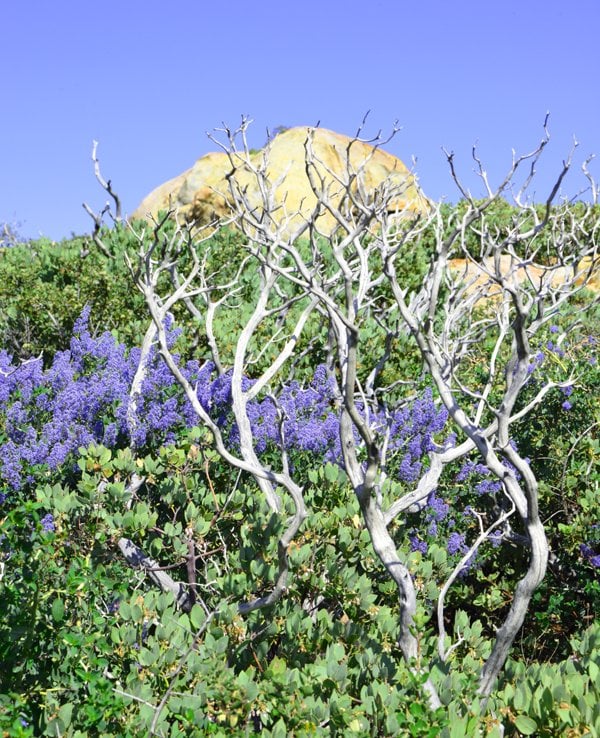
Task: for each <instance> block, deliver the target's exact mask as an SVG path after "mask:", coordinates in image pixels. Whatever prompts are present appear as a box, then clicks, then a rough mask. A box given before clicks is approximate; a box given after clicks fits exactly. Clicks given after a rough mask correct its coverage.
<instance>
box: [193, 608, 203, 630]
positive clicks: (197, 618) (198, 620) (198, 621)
mask: <svg viewBox="0 0 600 738" xmlns="http://www.w3.org/2000/svg"><path fill="white" fill-rule="evenodd" d="M205 620H206V615H205V613H204V610H203V609H202V608H201V607H200V605H194V607H192V609H191V611H190V621H191V623H192V627H193V628H195V629H196V630H198V629H199V628H201V627H202V625H203V623H204V621H205Z"/></svg>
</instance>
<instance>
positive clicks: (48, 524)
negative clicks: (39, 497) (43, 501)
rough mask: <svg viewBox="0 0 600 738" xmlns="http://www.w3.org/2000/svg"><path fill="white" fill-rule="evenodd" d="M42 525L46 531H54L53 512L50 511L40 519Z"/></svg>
mask: <svg viewBox="0 0 600 738" xmlns="http://www.w3.org/2000/svg"><path fill="white" fill-rule="evenodd" d="M40 525H41V526H42V528H43V529H44V530H45V531H46V533H53V532H54V530H55V528H54V517H53V515H52V513H48V514H47V515H44V517H43V518H42V519H41V520H40Z"/></svg>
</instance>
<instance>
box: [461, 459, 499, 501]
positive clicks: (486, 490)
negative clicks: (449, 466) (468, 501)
mask: <svg viewBox="0 0 600 738" xmlns="http://www.w3.org/2000/svg"><path fill="white" fill-rule="evenodd" d="M505 464H506V462H505ZM507 466H508V464H507ZM481 477H483V478H481ZM477 478H479V481H477V482H476V483H475V484H474V487H473V491H474V492H475V494H477V495H494V494H496V493H497V492H499V491H500V490H501V489H502V483H501V482H500V480H499V479H497V478H495V477H493V478H492V473H491V472H490V470H489V469H488V468H487V466H486V465H485V464H481V463H479V462H475V461H465V463H464V464H463V465H462V467H461V469H460V471H459V472H458V474H457V475H456V481H457V482H466V481H469V482H470V483H471V484H473V483H474V482H475V480H476V479H477Z"/></svg>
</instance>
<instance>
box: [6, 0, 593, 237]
mask: <svg viewBox="0 0 600 738" xmlns="http://www.w3.org/2000/svg"><path fill="white" fill-rule="evenodd" d="M0 28H1V32H2V43H1V44H0V81H1V85H0V89H1V90H2V107H3V110H4V112H3V115H2V126H1V128H0V222H3V221H4V222H9V223H13V224H14V223H20V232H21V233H22V234H23V235H25V236H27V237H35V236H38V235H40V234H43V235H45V236H48V237H50V238H53V239H59V238H62V237H65V236H68V235H70V234H71V233H72V232H74V233H77V234H79V233H84V232H88V231H89V230H90V226H91V223H90V220H89V217H88V216H87V215H86V213H85V212H84V210H83V208H82V207H81V203H82V201H84V200H86V201H87V202H89V203H90V205H92V206H93V207H94V208H99V207H101V206H102V204H103V202H104V200H105V198H104V196H103V193H102V191H101V190H100V189H99V187H98V185H97V184H96V182H95V179H94V176H93V169H92V164H91V160H90V153H91V148H92V141H93V140H94V139H96V140H98V141H99V142H100V143H99V154H100V159H101V164H102V168H103V173H104V175H105V176H106V177H109V178H111V180H112V182H113V185H114V187H115V189H116V190H117V191H118V192H119V193H120V195H121V198H122V201H123V205H124V209H125V211H127V212H132V211H133V210H134V209H135V207H136V206H137V205H138V204H139V202H140V201H141V199H142V198H143V197H144V196H145V195H146V194H148V193H149V192H150V191H151V190H152V189H154V187H156V186H157V185H159V184H161V183H162V182H164V181H165V180H166V179H169V178H170V177H173V176H175V175H177V174H179V173H181V172H182V171H184V170H185V169H187V168H188V167H190V166H191V165H192V164H193V163H194V161H195V160H196V159H197V158H198V157H199V156H201V155H202V154H204V153H207V152H208V151H211V150H214V148H215V147H214V144H212V143H211V142H210V141H209V140H208V139H207V137H206V131H210V130H212V129H214V128H215V127H218V126H220V125H221V122H223V121H224V122H226V123H227V124H229V125H231V126H235V125H236V124H237V123H238V122H239V120H240V116H241V115H242V114H248V115H250V116H251V117H252V118H253V119H254V121H255V123H254V125H253V128H252V133H251V144H252V145H254V146H261V145H262V144H263V142H264V140H265V137H266V135H265V131H266V128H267V127H269V128H275V127H276V126H278V125H285V126H294V125H311V124H315V123H317V121H320V122H321V125H323V126H325V127H327V128H330V129H333V130H336V131H338V132H340V133H345V134H352V133H354V131H355V130H356V128H357V126H358V124H359V123H360V121H361V120H362V118H363V116H364V114H365V112H366V111H367V110H370V111H371V114H370V117H369V119H368V124H367V127H366V133H368V134H370V135H372V134H375V133H376V132H377V131H378V130H379V129H383V131H384V132H385V131H389V130H390V128H391V126H392V124H393V122H394V121H395V120H398V122H399V125H400V126H401V127H402V131H401V132H400V133H399V134H398V135H397V137H396V138H395V139H394V141H393V142H392V143H391V144H390V145H389V146H388V147H387V148H388V150H390V151H391V152H392V153H394V154H396V155H397V156H399V157H400V158H401V159H402V160H403V161H405V163H407V164H410V162H411V158H412V157H416V159H417V163H416V172H417V174H418V176H419V179H420V182H421V185H422V187H423V189H424V191H425V193H426V194H427V195H428V196H429V197H432V198H435V199H438V198H441V197H446V198H448V199H450V200H454V199H456V191H455V188H454V186H453V184H452V182H451V180H450V178H449V175H448V169H447V165H446V162H445V158H444V155H443V153H442V150H441V147H442V146H444V147H446V148H448V149H451V150H453V151H454V152H455V156H456V163H457V167H458V168H459V171H461V172H462V173H463V174H464V176H465V179H466V181H467V184H468V185H469V186H470V187H472V188H473V190H474V191H477V187H478V185H477V183H476V181H475V179H474V178H473V176H472V174H471V173H472V169H473V163H472V160H471V158H470V154H471V147H472V145H473V144H474V143H477V144H478V146H479V152H480V155H481V158H482V159H483V161H484V163H485V165H486V168H487V170H488V172H489V175H490V178H491V180H492V183H495V182H498V180H499V179H500V177H501V176H502V174H503V173H504V171H505V170H506V169H507V167H508V166H509V165H510V161H511V151H512V149H513V148H515V149H516V150H517V151H518V152H523V151H526V150H530V149H532V148H533V147H535V145H536V144H537V143H538V141H539V140H540V138H541V136H542V132H543V131H542V122H543V120H544V116H545V114H546V111H550V114H551V117H550V132H551V136H552V140H551V143H550V145H549V147H548V150H547V153H546V155H545V157H544V159H543V161H542V163H541V164H540V166H539V169H538V180H537V185H536V187H535V192H536V199H542V198H543V197H544V196H545V195H546V194H547V191H548V190H549V188H550V186H551V180H552V177H554V176H555V175H556V174H557V173H558V171H559V168H560V164H561V161H562V159H563V158H564V157H565V156H566V155H567V154H568V151H569V149H570V147H571V144H572V140H573V135H576V136H577V139H578V141H579V142H580V147H579V150H578V154H577V157H576V162H577V163H578V164H579V163H580V162H581V160H582V159H583V158H584V157H585V156H587V155H588V154H590V153H593V152H598V154H599V155H600V124H599V121H600V94H599V82H598V67H599V65H598V62H599V55H598V42H597V34H598V29H599V28H600V3H599V2H598V0H571V1H570V3H566V2H564V0H562V1H560V0H545V1H542V0H518V1H516V0H502V2H486V0H479V1H478V2H475V1H473V0H454V2H441V1H439V2H433V1H432V0H420V1H419V2H414V1H411V2H405V0H371V2H369V3H365V2H361V3H358V2H353V0H344V1H342V0H303V2H296V3H288V2H285V0H280V1H279V2H272V1H271V0H264V1H262V0H253V2H248V1H246V2H243V1H242V0H225V1H224V2H220V3H217V2H212V3H211V2H205V1H204V0H179V1H176V0H173V2H170V3H166V2H164V1H163V2H157V1H156V0H102V2H97V1H96V0H53V2H50V1H49V0H4V2H2V6H1V9H0ZM592 171H593V172H594V174H595V175H596V178H598V179H600V165H599V164H598V163H597V162H596V164H595V165H594V166H593V167H592ZM584 184H585V182H584V179H583V178H582V177H581V176H579V175H578V174H577V173H576V172H574V173H573V175H572V176H571V177H570V178H569V179H568V180H567V183H566V186H565V188H564V189H565V190H566V193H568V194H570V195H573V194H574V193H576V192H577V191H578V190H579V189H580V188H581V187H582V186H584Z"/></svg>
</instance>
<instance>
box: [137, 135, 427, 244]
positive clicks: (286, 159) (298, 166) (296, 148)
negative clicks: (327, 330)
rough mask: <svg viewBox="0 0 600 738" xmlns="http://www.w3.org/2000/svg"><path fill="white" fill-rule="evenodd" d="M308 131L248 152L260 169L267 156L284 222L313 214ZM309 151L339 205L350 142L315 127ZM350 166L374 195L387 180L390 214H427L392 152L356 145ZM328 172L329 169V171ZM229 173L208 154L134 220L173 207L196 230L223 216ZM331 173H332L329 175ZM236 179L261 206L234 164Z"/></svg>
mask: <svg viewBox="0 0 600 738" xmlns="http://www.w3.org/2000/svg"><path fill="white" fill-rule="evenodd" d="M309 130H310V129H309V128H306V127H299V128H290V129H288V130H285V131H283V132H282V133H280V134H279V135H277V136H276V137H275V138H274V139H273V140H272V141H271V143H270V145H269V146H268V148H267V149H265V150H261V151H257V152H251V153H250V154H249V161H250V163H251V164H252V165H254V166H259V165H260V164H261V163H262V161H263V156H264V155H265V154H266V173H267V176H268V179H269V182H271V183H274V184H275V183H276V185H277V186H276V187H275V191H274V203H275V210H274V211H273V212H274V213H275V214H276V215H275V217H277V216H279V217H281V218H289V217H290V214H293V217H292V218H291V220H290V221H288V222H290V223H291V222H294V221H296V220H297V219H302V218H306V217H307V216H308V215H309V214H310V213H312V211H313V209H314V207H315V205H316V203H317V198H316V196H315V194H314V192H313V189H312V188H311V186H310V182H309V179H308V176H307V173H306V162H305V156H306V155H305V142H306V140H307V136H308V133H309ZM313 136H314V138H313V143H312V148H313V151H314V155H315V160H316V161H317V162H322V164H317V170H318V172H319V174H320V175H321V176H322V177H323V180H324V182H325V187H326V188H327V192H328V194H329V196H330V197H331V199H332V200H333V202H337V201H339V198H340V196H341V192H342V189H343V188H342V186H341V184H340V182H339V181H337V178H336V177H340V178H341V179H343V178H344V175H346V176H347V174H346V172H347V150H348V144H349V143H350V142H351V140H352V139H350V138H348V137H347V136H343V135H340V134H338V133H334V132H333V131H328V130H326V129H324V128H317V129H314V134H313ZM350 166H351V168H352V169H354V170H355V171H356V170H357V169H359V167H363V176H362V183H361V184H362V186H363V187H364V188H365V191H367V192H373V191H375V190H376V188H377V187H380V186H381V185H382V183H383V182H384V181H385V182H387V183H388V186H391V187H392V189H393V192H394V196H393V198H391V199H390V206H389V210H390V211H394V212H406V211H408V212H409V213H414V214H420V213H423V214H425V213H427V212H429V208H430V205H429V201H428V200H427V198H426V197H425V196H424V195H423V194H422V192H421V190H420V189H419V187H418V185H417V182H416V179H415V177H414V176H413V175H412V174H411V172H409V170H408V169H407V167H406V166H405V165H404V164H403V163H402V162H401V161H400V159H398V158H396V157H395V156H393V155H392V154H389V153H387V152H385V151H383V150H381V149H375V150H374V149H373V147H372V146H370V145H369V144H367V143H363V142H361V141H355V142H354V143H353V144H352V146H351V147H350ZM328 170H329V171H328ZM231 171H232V163H231V160H230V159H229V157H228V155H227V154H226V153H224V152H222V153H211V154H207V155H206V156H203V157H202V158H200V159H198V161H197V162H196V163H195V164H194V166H193V167H192V168H191V169H188V170H187V171H186V172H184V173H183V174H180V175H179V176H178V177H175V178H173V179H171V180H169V181H168V182H165V183H164V184H162V185H160V187H157V188H156V189H155V190H154V191H153V192H151V193H150V194H149V195H148V196H147V197H146V198H145V199H144V200H143V201H142V203H141V204H140V205H139V207H138V208H137V209H136V210H135V212H134V213H133V215H132V216H131V217H132V219H137V218H141V219H146V218H148V217H151V216H156V214H157V213H158V211H160V210H167V209H169V208H171V209H176V210H177V213H178V217H179V218H180V219H183V220H184V221H185V222H187V223H189V224H193V225H194V226H202V225H205V224H208V223H210V222H212V221H214V219H215V218H227V217H228V215H229V214H230V203H231V200H232V196H231V193H230V189H229V183H228V180H227V175H228V174H229V173H231ZM332 173H333V174H332ZM236 179H237V181H238V182H239V183H240V185H241V187H243V188H244V189H245V190H246V195H247V197H248V200H249V202H250V203H251V204H252V206H258V207H260V206H261V205H262V199H261V195H260V192H259V191H258V186H257V179H256V176H255V175H254V174H253V173H252V172H251V171H250V170H249V169H248V168H247V167H245V166H244V161H243V160H241V159H240V160H239V165H237V164H236ZM318 224H319V230H320V231H321V232H322V233H330V232H331V231H332V230H334V229H335V227H336V223H335V221H334V219H333V217H332V216H331V215H330V214H329V213H327V212H326V213H324V214H323V215H321V216H320V217H319V221H318Z"/></svg>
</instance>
